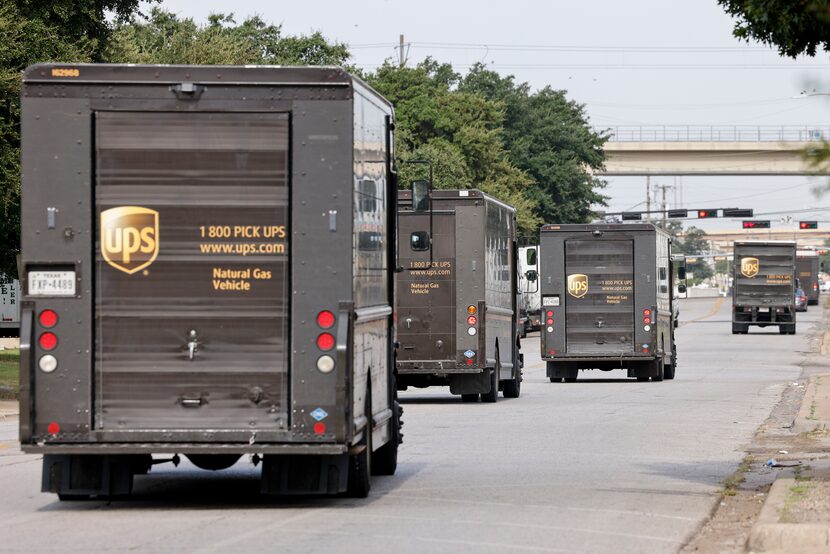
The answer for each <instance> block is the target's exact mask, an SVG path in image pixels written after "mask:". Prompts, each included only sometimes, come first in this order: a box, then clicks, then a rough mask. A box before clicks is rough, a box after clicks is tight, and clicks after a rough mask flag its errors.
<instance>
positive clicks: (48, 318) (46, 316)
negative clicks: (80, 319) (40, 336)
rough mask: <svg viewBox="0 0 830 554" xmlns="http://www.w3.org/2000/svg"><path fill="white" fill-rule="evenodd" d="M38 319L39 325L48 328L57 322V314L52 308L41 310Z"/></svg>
mask: <svg viewBox="0 0 830 554" xmlns="http://www.w3.org/2000/svg"><path fill="white" fill-rule="evenodd" d="M38 321H40V325H41V327H46V328H47V329H49V328H51V327H54V326H55V325H57V324H58V314H57V313H56V312H55V311H54V310H43V311H42V312H40V317H38Z"/></svg>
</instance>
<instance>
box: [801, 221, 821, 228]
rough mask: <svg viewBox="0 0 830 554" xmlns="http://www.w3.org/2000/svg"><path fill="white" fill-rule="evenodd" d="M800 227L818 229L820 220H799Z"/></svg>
mask: <svg viewBox="0 0 830 554" xmlns="http://www.w3.org/2000/svg"><path fill="white" fill-rule="evenodd" d="M798 228H799V229H818V221H799V222H798Z"/></svg>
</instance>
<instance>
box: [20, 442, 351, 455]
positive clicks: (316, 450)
mask: <svg viewBox="0 0 830 554" xmlns="http://www.w3.org/2000/svg"><path fill="white" fill-rule="evenodd" d="M21 450H23V452H25V453H27V454H308V455H337V454H343V453H345V452H347V451H348V446H347V445H345V444H210V443H201V444H199V443H133V444H128V443H113V444H90V443H81V444H24V445H23V446H22V447H21Z"/></svg>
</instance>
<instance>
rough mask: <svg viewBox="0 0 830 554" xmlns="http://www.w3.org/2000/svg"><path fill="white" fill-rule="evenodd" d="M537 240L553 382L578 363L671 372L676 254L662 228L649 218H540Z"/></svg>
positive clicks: (669, 375)
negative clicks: (545, 221)
mask: <svg viewBox="0 0 830 554" xmlns="http://www.w3.org/2000/svg"><path fill="white" fill-rule="evenodd" d="M539 246H540V251H541V256H540V272H539V280H540V288H541V292H542V316H543V322H542V331H541V354H542V359H543V360H545V361H546V362H547V376H548V378H549V379H550V381H551V382H560V381H562V380H564V381H566V382H573V381H575V380H576V379H577V376H578V374H579V370H582V369H599V370H603V371H610V370H613V369H625V370H627V373H628V377H636V378H637V379H638V380H641V381H647V380H648V379H649V378H650V379H652V380H653V381H662V380H663V379H664V378H665V379H673V378H674V375H675V368H676V366H677V348H676V345H675V337H674V333H675V320H676V317H677V315H676V314H677V311H676V310H675V309H674V308H675V302H676V301H677V299H676V298H675V293H674V282H673V281H674V277H673V275H675V267H674V265H675V264H676V263H677V262H676V261H675V259H673V258H672V256H671V236H670V235H669V234H668V233H666V232H665V231H663V230H662V229H658V228H656V227H655V226H654V225H651V224H590V225H587V224H586V225H582V224H572V225H544V226H543V227H542V229H541V231H540V239H539ZM683 279H685V276H684V277H683ZM684 286H685V285H684Z"/></svg>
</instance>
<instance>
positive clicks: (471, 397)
mask: <svg viewBox="0 0 830 554" xmlns="http://www.w3.org/2000/svg"><path fill="white" fill-rule="evenodd" d="M461 401H462V402H464V403H465V404H471V403H473V402H478V393H477V392H475V393H472V394H462V395H461Z"/></svg>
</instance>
